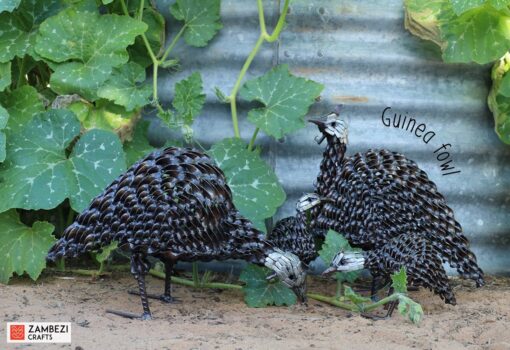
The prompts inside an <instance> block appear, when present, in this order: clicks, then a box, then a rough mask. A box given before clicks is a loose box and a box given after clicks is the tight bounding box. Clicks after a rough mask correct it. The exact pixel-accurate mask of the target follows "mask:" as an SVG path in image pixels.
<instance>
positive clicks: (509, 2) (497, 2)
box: [488, 0, 510, 10]
mask: <svg viewBox="0 0 510 350" xmlns="http://www.w3.org/2000/svg"><path fill="white" fill-rule="evenodd" d="M488 2H489V4H490V5H491V6H492V7H494V8H495V9H498V10H502V9H506V8H507V7H508V6H510V0H489V1H488Z"/></svg>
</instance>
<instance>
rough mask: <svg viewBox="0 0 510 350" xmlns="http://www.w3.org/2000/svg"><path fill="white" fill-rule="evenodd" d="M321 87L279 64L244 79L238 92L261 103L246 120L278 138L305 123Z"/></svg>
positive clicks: (243, 96)
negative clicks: (296, 75) (260, 74)
mask: <svg viewBox="0 0 510 350" xmlns="http://www.w3.org/2000/svg"><path fill="white" fill-rule="evenodd" d="M323 88H324V86H323V85H321V84H318V83H316V82H314V81H312V80H308V79H304V78H299V77H295V76H293V75H292V74H290V72H289V67H288V66H287V65H280V66H276V67H275V68H273V69H272V70H271V71H269V72H267V73H266V74H264V75H263V76H261V77H259V78H256V79H253V80H249V81H247V82H246V83H245V84H244V86H243V87H242V89H241V91H240V95H241V97H242V98H244V99H245V100H248V101H253V100H256V101H259V102H261V103H263V104H264V107H262V108H257V109H253V110H251V111H250V112H249V113H248V120H249V121H251V122H252V123H254V124H255V125H257V126H258V127H259V128H260V129H262V130H263V131H264V132H265V133H266V134H268V135H271V136H274V137H275V138H277V139H279V138H281V137H283V136H284V135H286V134H289V133H291V132H293V131H296V130H298V129H300V128H302V127H304V126H305V121H304V116H305V115H306V113H307V112H308V108H309V107H310V106H311V105H312V104H313V103H314V101H315V99H316V98H317V97H318V96H319V95H320V93H321V91H322V89H323Z"/></svg>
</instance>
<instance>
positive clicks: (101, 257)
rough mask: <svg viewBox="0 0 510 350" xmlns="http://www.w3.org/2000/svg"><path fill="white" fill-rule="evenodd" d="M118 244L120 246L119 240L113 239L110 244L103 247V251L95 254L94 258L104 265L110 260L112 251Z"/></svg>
mask: <svg viewBox="0 0 510 350" xmlns="http://www.w3.org/2000/svg"><path fill="white" fill-rule="evenodd" d="M118 246H119V242H117V241H113V242H111V243H110V244H108V245H107V246H104V247H102V248H101V252H99V253H97V254H96V255H95V256H94V258H95V259H96V261H97V262H98V263H100V264H101V265H102V264H104V263H105V262H106V261H107V260H108V258H109V257H110V255H111V254H112V252H113V251H114V250H115V249H117V247H118Z"/></svg>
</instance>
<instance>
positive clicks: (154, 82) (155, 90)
mask: <svg viewBox="0 0 510 350" xmlns="http://www.w3.org/2000/svg"><path fill="white" fill-rule="evenodd" d="M120 4H121V7H122V12H124V14H125V15H126V16H129V10H128V8H127V6H126V1H125V0H120ZM143 8H144V0H142V1H141V2H140V8H139V10H138V18H137V19H138V20H139V21H141V22H143ZM185 29H186V25H183V26H182V28H181V30H180V31H179V33H177V35H176V36H175V38H174V39H173V40H172V42H171V43H170V45H169V46H168V48H167V49H166V50H165V53H164V54H163V56H162V57H161V59H159V60H158V58H157V57H156V55H155V54H154V51H153V50H152V47H151V45H150V43H149V40H148V39H147V36H146V35H145V33H142V34H141V37H142V41H143V43H144V45H145V48H146V49H147V52H148V53H149V56H150V58H151V61H152V95H153V99H154V101H153V103H154V105H155V106H156V108H157V110H158V112H160V113H163V112H164V109H163V107H162V106H161V104H160V103H159V97H158V69H159V66H160V65H161V64H162V63H163V62H164V61H165V59H166V58H167V57H168V55H170V52H172V50H173V48H174V47H175V45H176V44H177V42H178V41H179V39H180V38H181V36H182V34H183V33H184V30H185Z"/></svg>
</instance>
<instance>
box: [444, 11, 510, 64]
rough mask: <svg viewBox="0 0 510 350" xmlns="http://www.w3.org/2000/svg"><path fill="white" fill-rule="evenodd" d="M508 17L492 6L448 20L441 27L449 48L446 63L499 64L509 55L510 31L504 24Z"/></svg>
mask: <svg viewBox="0 0 510 350" xmlns="http://www.w3.org/2000/svg"><path fill="white" fill-rule="evenodd" d="M506 21H508V16H507V15H506V14H505V13H504V12H500V11H497V10H495V9H494V8H491V7H487V6H484V7H481V8H476V9H473V10H470V11H468V12H465V13H463V14H462V15H461V16H459V17H456V18H453V19H451V20H446V21H444V23H443V25H442V26H441V33H442V37H443V40H444V41H445V42H446V47H445V48H444V51H443V59H444V60H445V61H446V62H476V63H479V64H485V63H489V62H492V61H495V60H497V59H499V58H500V57H502V56H503V55H504V54H505V52H507V50H508V47H509V45H510V31H509V30H508V29H506V27H505V26H504V25H503V24H502V23H506Z"/></svg>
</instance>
